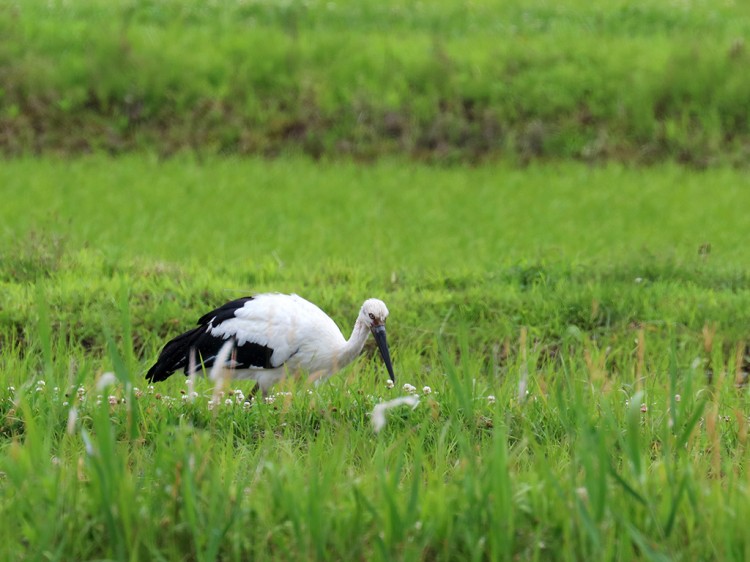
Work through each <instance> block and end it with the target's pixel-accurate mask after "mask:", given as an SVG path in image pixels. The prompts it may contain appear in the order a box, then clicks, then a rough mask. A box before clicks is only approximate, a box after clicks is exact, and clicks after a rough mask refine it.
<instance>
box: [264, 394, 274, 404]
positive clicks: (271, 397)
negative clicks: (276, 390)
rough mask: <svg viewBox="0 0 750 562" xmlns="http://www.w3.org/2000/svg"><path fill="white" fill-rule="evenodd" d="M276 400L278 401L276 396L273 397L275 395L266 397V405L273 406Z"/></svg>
mask: <svg viewBox="0 0 750 562" xmlns="http://www.w3.org/2000/svg"><path fill="white" fill-rule="evenodd" d="M275 399H276V398H275V397H274V395H273V394H271V395H270V396H266V404H273V401H274V400H275Z"/></svg>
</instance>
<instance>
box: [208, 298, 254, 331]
mask: <svg viewBox="0 0 750 562" xmlns="http://www.w3.org/2000/svg"><path fill="white" fill-rule="evenodd" d="M251 300H253V297H242V298H241V299H236V300H233V301H229V302H228V303H226V304H223V305H221V306H220V307H219V308H217V309H215V310H212V311H211V312H209V313H207V314H204V315H203V316H201V317H200V319H199V320H198V325H199V326H203V325H206V324H208V323H209V322H211V321H212V320H213V322H211V323H212V324H213V325H214V326H218V325H219V324H221V323H222V322H224V320H229V319H230V318H234V313H235V311H236V310H237V309H239V308H242V307H243V306H245V303H246V302H248V301H251Z"/></svg>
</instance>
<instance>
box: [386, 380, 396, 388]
mask: <svg viewBox="0 0 750 562" xmlns="http://www.w3.org/2000/svg"><path fill="white" fill-rule="evenodd" d="M394 386H395V385H394V384H393V381H392V380H391V379H388V380H387V381H385V387H386V388H393V387H394Z"/></svg>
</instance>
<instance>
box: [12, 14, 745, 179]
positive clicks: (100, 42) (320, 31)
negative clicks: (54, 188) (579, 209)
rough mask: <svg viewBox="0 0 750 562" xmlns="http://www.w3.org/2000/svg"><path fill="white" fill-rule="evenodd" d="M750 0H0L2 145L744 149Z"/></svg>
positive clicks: (434, 153) (438, 155)
mask: <svg viewBox="0 0 750 562" xmlns="http://www.w3.org/2000/svg"><path fill="white" fill-rule="evenodd" d="M749 16H750V14H749V13H748V9H747V8H746V7H745V6H744V5H742V4H738V3H712V2H689V3H684V2H665V1H662V0H638V1H628V2H625V1H617V2H607V3H595V4H592V3H590V2H584V1H583V0H566V1H565V2H560V3H549V2H546V1H543V0H533V1H528V0H527V1H519V0H514V1H509V2H505V1H503V2H497V1H479V2H471V3H465V2H458V1H455V0H442V1H438V2H422V3H407V4H404V3H403V2H396V1H392V0H388V1H384V2H378V3H377V5H372V6H371V5H366V4H363V3H361V2H354V1H344V2H327V1H322V0H321V1H314V2H307V1H305V2H301V1H291V2H283V3H279V2H245V1H242V2H240V1H231V2H221V3H213V4H211V3H208V4H207V3H206V2H202V1H198V0H181V1H179V2H178V1H173V2H158V3H154V2H150V1H145V0H140V1H128V2H116V3H114V2H107V1H105V0H84V1H79V2H75V3H66V2H47V1H41V0H29V1H24V2H17V1H12V0H5V1H4V2H3V3H1V4H0V33H1V34H2V36H3V37H4V38H5V41H3V43H2V45H0V78H2V89H0V130H1V131H2V133H0V150H2V151H3V152H4V153H6V154H22V153H25V154H28V153H38V152H53V153H67V154H70V153H81V152H89V151H107V152H114V153H121V152H124V151H129V150H133V149H137V148H143V147H148V148H150V149H155V150H157V151H158V152H160V153H161V154H173V153H174V152H177V151H195V152H198V153H200V154H213V153H223V154H226V153H242V154H263V155H277V154H279V153H285V152H289V151H292V152H304V153H307V154H310V155H314V156H316V157H319V156H322V155H326V156H337V155H341V154H345V155H353V156H354V157H356V158H365V159H371V158H374V157H378V156H380V155H383V154H395V153H398V154H402V153H407V154H410V155H412V156H414V157H416V158H420V159H425V158H426V159H437V160H440V161H445V160H452V161H456V160H463V161H479V160H483V159H486V158H497V157H503V158H507V159H510V160H519V161H522V162H526V161H529V160H531V159H536V158H550V157H552V158H560V157H562V158H569V157H574V158H578V159H583V160H597V161H599V160H612V159H614V160H625V161H636V162H654V161H659V160H664V159H675V160H680V161H683V162H689V163H691V164H693V165H696V166H706V165H713V164H716V163H717V162H718V163H732V164H736V165H744V164H745V162H746V161H747V146H748V142H749V140H748V139H749V137H748V133H749V131H750V129H749V128H748V117H747V101H746V100H747V92H748V90H750V78H748V74H747V73H746V72H744V69H745V68H746V66H747V64H748V49H747V46H746V43H747V40H748V36H749V34H750V17H749Z"/></svg>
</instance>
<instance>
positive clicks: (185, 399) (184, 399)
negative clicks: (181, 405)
mask: <svg viewBox="0 0 750 562" xmlns="http://www.w3.org/2000/svg"><path fill="white" fill-rule="evenodd" d="M188 398H189V397H188V395H187V394H183V395H182V401H183V402H187V401H188Z"/></svg>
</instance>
